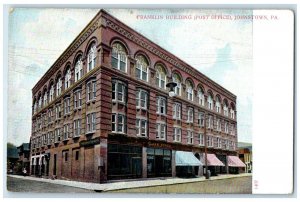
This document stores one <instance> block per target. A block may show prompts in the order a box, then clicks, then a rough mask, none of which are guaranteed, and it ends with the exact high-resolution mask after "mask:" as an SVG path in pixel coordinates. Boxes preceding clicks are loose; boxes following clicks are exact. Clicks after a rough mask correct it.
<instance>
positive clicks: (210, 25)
mask: <svg viewBox="0 0 300 202" xmlns="http://www.w3.org/2000/svg"><path fill="white" fill-rule="evenodd" d="M106 10H107V11H108V12H109V13H110V14H112V15H113V16H115V17H116V18H118V19H119V20H121V21H122V22H123V23H125V24H127V25H128V26H130V27H131V28H133V29H134V30H136V31H138V32H139V33H141V34H143V35H144V36H146V37H147V38H148V39H150V40H151V41H153V42H155V43H157V44H158V45H160V46H161V47H163V48H164V49H166V50H168V51H169V52H171V53H173V54H174V55H176V56H178V57H179V58H180V59H182V60H183V61H185V62H186V63H188V64H189V65H191V66H193V67H194V68H195V69H197V70H198V71H200V72H202V73H203V74H205V75H206V76H208V77H209V78H211V79H212V80H214V81H215V82H217V83H218V84H220V85H221V86H223V87H224V88H226V89H227V90H229V91H230V92H232V93H234V94H235V95H236V96H237V121H238V141H241V142H252V96H253V91H252V90H253V89H252V88H253V77H252V75H253V74H252V73H253V72H252V71H253V69H252V62H253V61H252V48H253V47H252V20H234V16H238V15H251V14H252V11H251V10H200V9H197V10H196V9H195V10H194V9H172V10H171V9H106ZM98 11H99V10H98V9H41V8H18V9H12V10H11V11H10V15H9V30H8V34H9V39H8V40H9V42H8V44H9V47H8V50H7V53H8V54H7V57H8V79H7V82H8V92H7V102H8V105H7V106H8V109H7V110H8V111H7V115H8V120H7V123H8V125H7V129H8V134H7V141H8V142H11V143H14V144H15V145H20V144H21V143H23V142H29V139H30V134H31V105H32V94H31V89H32V88H33V86H34V85H35V84H36V83H37V82H38V80H39V79H40V78H41V77H42V76H43V75H44V73H45V72H46V71H47V70H48V69H49V68H50V67H51V65H52V64H53V63H54V62H55V60H56V59H57V58H58V57H59V56H60V54H61V53H62V52H63V51H64V50H65V49H66V48H67V47H68V45H69V44H70V43H71V42H72V41H73V40H74V38H75V37H76V36H77V35H78V34H79V33H80V32H81V30H82V29H83V28H84V27H85V26H86V25H87V24H88V22H89V21H90V20H91V19H92V18H93V17H94V16H95V15H96V13H97V12H98ZM215 15H217V16H221V15H222V17H224V18H226V16H231V17H232V18H231V19H232V20H227V19H212V16H215ZM137 16H152V17H153V16H162V17H161V19H140V18H137ZM174 16H175V17H176V18H177V19H174ZM195 16H199V18H198V19H196V20H195V19H194V17H195ZM201 16H202V17H203V16H208V17H209V18H208V19H207V18H206V19H203V18H201V19H200V17H201ZM171 18H172V19H171ZM178 18H181V19H178ZM182 18H187V19H182Z"/></svg>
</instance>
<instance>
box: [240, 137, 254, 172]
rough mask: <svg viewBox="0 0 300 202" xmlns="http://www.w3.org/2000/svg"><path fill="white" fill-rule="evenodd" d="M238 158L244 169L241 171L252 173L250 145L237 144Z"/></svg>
mask: <svg viewBox="0 0 300 202" xmlns="http://www.w3.org/2000/svg"><path fill="white" fill-rule="evenodd" d="M238 149H239V158H240V159H241V161H242V162H244V164H245V167H244V168H243V169H242V171H244V172H245V173H252V144H251V143H245V142H239V143H238Z"/></svg>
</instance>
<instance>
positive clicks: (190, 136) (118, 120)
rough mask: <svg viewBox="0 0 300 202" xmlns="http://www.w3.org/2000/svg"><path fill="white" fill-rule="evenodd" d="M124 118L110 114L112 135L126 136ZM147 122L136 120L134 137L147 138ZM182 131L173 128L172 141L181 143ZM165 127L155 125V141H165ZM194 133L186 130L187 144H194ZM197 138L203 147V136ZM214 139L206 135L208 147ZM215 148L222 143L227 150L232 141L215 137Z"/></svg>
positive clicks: (122, 115) (164, 124) (163, 125)
mask: <svg viewBox="0 0 300 202" xmlns="http://www.w3.org/2000/svg"><path fill="white" fill-rule="evenodd" d="M126 118H127V117H126V116H125V115H124V114H120V113H119V114H115V113H114V114H112V122H111V130H112V132H114V133H122V134H126V131H127V130H126V129H127V127H126ZM148 130H149V127H148V121H147V120H146V119H142V118H138V119H136V135H137V136H139V137H145V138H147V137H148V133H149V132H148ZM181 131H182V129H181V128H180V127H173V141H174V142H182V136H181ZM166 134H167V126H166V123H156V139H158V140H166ZM194 136H195V135H194V131H193V130H190V129H187V137H186V138H187V143H188V144H194ZM196 136H197V137H198V138H199V142H198V144H199V145H201V146H204V135H203V134H202V133H200V134H198V135H196ZM214 138H215V137H213V136H211V135H207V145H208V147H213V145H214V143H213V141H214ZM216 141H217V148H222V146H221V145H222V142H223V144H224V145H225V149H229V145H232V144H234V142H233V141H230V140H227V139H222V138H220V137H216Z"/></svg>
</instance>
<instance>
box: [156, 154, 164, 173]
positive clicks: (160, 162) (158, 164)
mask: <svg viewBox="0 0 300 202" xmlns="http://www.w3.org/2000/svg"><path fill="white" fill-rule="evenodd" d="M154 159H155V175H156V176H158V177H160V176H161V174H162V173H163V164H164V160H163V156H155V157H154Z"/></svg>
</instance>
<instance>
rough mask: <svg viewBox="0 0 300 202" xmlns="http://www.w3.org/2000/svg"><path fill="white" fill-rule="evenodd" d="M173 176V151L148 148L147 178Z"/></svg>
mask: <svg viewBox="0 0 300 202" xmlns="http://www.w3.org/2000/svg"><path fill="white" fill-rule="evenodd" d="M169 176H172V168H171V150H166V149H154V148H147V177H169Z"/></svg>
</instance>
